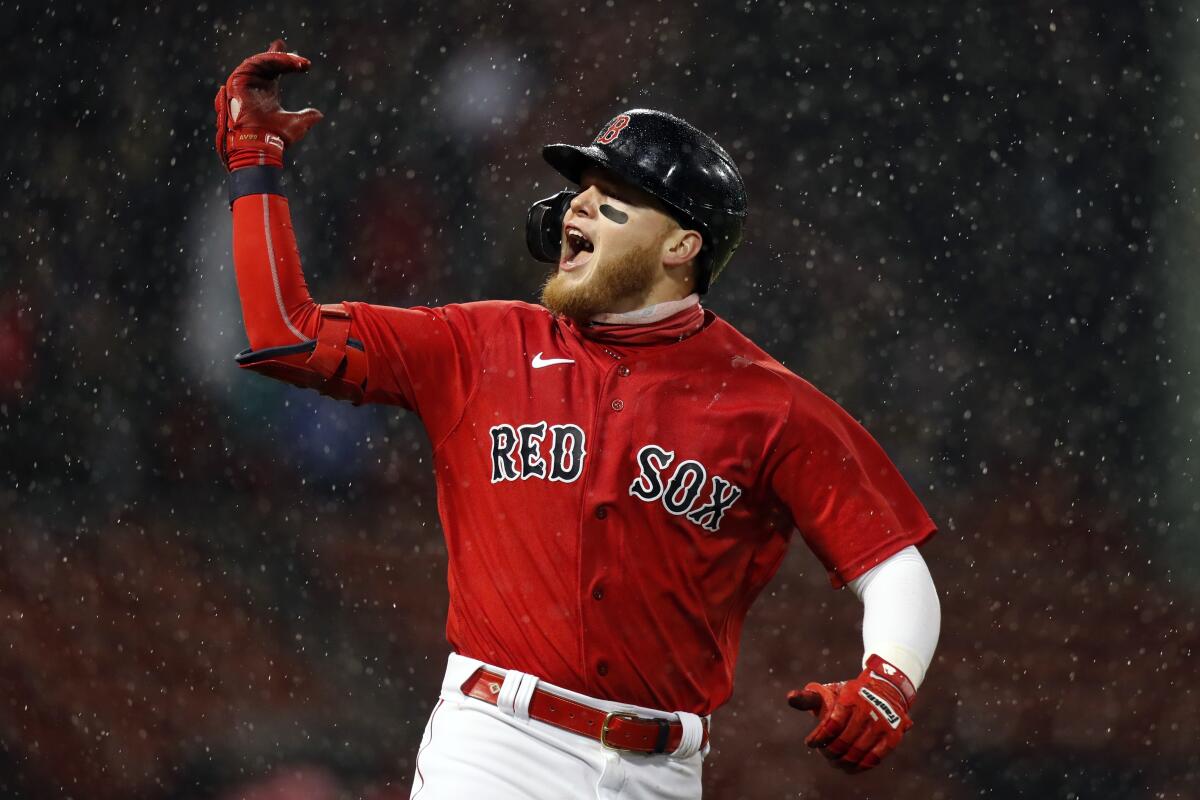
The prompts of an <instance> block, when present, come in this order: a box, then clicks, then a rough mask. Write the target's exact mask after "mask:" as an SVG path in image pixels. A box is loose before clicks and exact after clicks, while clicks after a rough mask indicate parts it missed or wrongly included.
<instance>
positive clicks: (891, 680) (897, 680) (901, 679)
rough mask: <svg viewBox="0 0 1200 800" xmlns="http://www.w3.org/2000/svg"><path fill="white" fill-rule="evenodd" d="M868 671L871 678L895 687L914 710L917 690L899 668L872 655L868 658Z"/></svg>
mask: <svg viewBox="0 0 1200 800" xmlns="http://www.w3.org/2000/svg"><path fill="white" fill-rule="evenodd" d="M867 671H868V672H870V673H871V677H873V678H878V679H879V680H881V681H884V682H885V683H887V684H890V685H891V686H894V687H895V688H896V691H898V692H899V693H900V696H901V697H903V698H904V702H905V703H906V704H907V705H908V707H909V708H912V704H913V701H914V700H915V699H916V697H917V689H916V687H915V686H913V682H912V681H911V680H909V679H908V676H907V675H905V674H904V672H903V671H901V669H900V668H899V667H897V666H896V665H895V664H893V663H891V662H890V661H886V660H884V659H883V658H881V657H880V656H877V655H875V654H874V653H872V654H871V655H870V656H869V657H868V658H867Z"/></svg>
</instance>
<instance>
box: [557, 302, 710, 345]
mask: <svg viewBox="0 0 1200 800" xmlns="http://www.w3.org/2000/svg"><path fill="white" fill-rule="evenodd" d="M664 307H665V308H664ZM664 314H665V316H664ZM602 317H603V318H604V319H601V318H602ZM571 325H572V327H574V328H575V329H576V330H578V331H579V333H580V335H581V336H583V337H584V338H585V339H590V340H592V341H595V342H601V343H603V344H610V345H647V344H669V343H671V342H680V341H683V340H684V339H686V338H688V337H689V336H691V335H693V334H695V333H697V332H698V331H699V330H700V329H701V328H703V327H704V309H703V308H702V307H701V306H700V297H699V296H698V295H694V294H693V295H690V296H688V297H685V298H683V299H682V300H672V301H670V302H667V303H659V304H658V305H656V306H650V307H649V308H643V309H638V310H637V311H630V312H628V313H625V314H601V315H600V316H599V317H597V318H595V319H593V320H592V321H591V322H588V323H587V324H585V325H577V324H575V323H571Z"/></svg>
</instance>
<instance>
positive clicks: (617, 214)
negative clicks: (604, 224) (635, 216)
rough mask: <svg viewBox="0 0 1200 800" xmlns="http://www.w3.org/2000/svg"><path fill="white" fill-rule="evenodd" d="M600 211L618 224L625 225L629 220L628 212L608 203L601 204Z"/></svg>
mask: <svg viewBox="0 0 1200 800" xmlns="http://www.w3.org/2000/svg"><path fill="white" fill-rule="evenodd" d="M600 213H601V214H603V215H604V216H606V217H608V218H609V219H611V220H612V221H613V222H615V223H617V224H618V225H624V224H625V223H626V222H629V215H628V214H626V213H625V212H624V211H621V210H620V209H618V208H613V207H612V206H610V205H609V204H608V203H601V204H600Z"/></svg>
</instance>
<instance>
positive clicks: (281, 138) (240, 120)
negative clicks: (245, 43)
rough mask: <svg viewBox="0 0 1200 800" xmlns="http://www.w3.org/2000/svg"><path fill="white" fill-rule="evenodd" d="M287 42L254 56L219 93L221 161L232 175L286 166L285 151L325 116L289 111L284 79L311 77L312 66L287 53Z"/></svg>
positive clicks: (310, 111)
mask: <svg viewBox="0 0 1200 800" xmlns="http://www.w3.org/2000/svg"><path fill="white" fill-rule="evenodd" d="M286 48H287V45H285V44H284V43H283V40H282V39H276V40H275V41H273V42H271V46H270V47H269V48H267V52H265V53H259V54H258V55H254V56H250V57H249V58H247V59H246V60H245V61H243V62H242V63H241V64H240V65H238V68H237V69H235V70H234V71H233V74H232V75H230V76H229V79H228V80H227V81H225V85H224V86H222V87H221V88H220V89H219V90H218V91H217V96H216V98H215V99H214V100H213V105H215V106H216V109H217V155H219V156H220V157H221V162H222V163H223V164H225V168H226V169H228V170H229V171H230V172H233V171H234V170H235V169H240V168H241V167H252V166H262V165H266V166H271V167H282V166H283V149H284V148H285V147H288V146H291V145H293V144H295V143H296V142H298V141H300V140H301V139H303V138H304V134H306V133H308V129H309V128H311V127H312V126H313V125H316V124H317V123H318V122H320V121H321V117H322V116H324V115H323V114H321V112H320V111H317V110H316V109H315V108H306V109H304V110H303V111H284V110H283V108H282V107H281V106H280V104H279V76H281V75H285V74H287V73H289V72H307V71H308V68H309V66H310V65H311V63H312V62H310V61H309V60H308V59H307V58H304V57H302V56H298V55H296V54H295V53H288V52H286Z"/></svg>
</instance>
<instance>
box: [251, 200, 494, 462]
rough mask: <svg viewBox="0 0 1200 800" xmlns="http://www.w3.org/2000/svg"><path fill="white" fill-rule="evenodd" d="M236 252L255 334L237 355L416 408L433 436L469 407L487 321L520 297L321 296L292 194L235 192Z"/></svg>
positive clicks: (361, 398) (286, 374)
mask: <svg viewBox="0 0 1200 800" xmlns="http://www.w3.org/2000/svg"><path fill="white" fill-rule="evenodd" d="M233 261H234V268H235V270H236V272H237V283H238V294H239V296H240V298H241V302H242V317H243V319H244V321H245V325H246V334H247V337H248V338H249V340H250V349H249V350H248V351H246V352H245V353H242V354H241V355H239V356H238V363H239V364H241V365H242V366H243V367H247V368H249V369H252V370H255V371H257V372H261V373H263V374H265V375H268V376H269V377H272V378H276V379H279V380H283V381H286V382H288V383H293V384H296V385H299V386H305V387H308V388H314V389H317V390H318V391H321V392H323V393H325V394H330V395H332V396H334V397H338V398H339V399H345V400H352V401H353V402H355V403H361V402H374V403H391V404H395V405H400V406H403V407H405V408H408V409H411V410H412V411H415V412H416V413H417V414H418V415H419V416H420V417H421V420H422V422H424V423H425V427H426V429H427V431H428V433H429V436H430V438H431V439H432V440H433V441H434V443H435V444H436V443H437V442H439V441H440V440H441V439H442V438H443V437H444V435H445V434H446V433H448V432H449V430H450V429H451V427H452V426H453V425H454V424H455V422H456V421H457V419H458V417H459V416H461V411H462V408H463V407H464V406H465V404H466V400H467V397H468V395H469V393H470V391H471V388H472V387H473V385H474V380H475V376H476V374H477V372H478V369H477V364H478V363H479V358H478V356H479V351H480V349H481V346H482V343H484V342H486V341H487V335H486V334H487V332H488V329H489V328H491V327H493V326H494V325H495V324H496V323H498V322H499V320H500V319H501V318H502V317H504V316H505V314H506V313H507V311H508V310H509V308H510V307H511V306H512V304H510V303H497V302H485V303H468V304H465V305H450V306H444V307H441V308H393V307H390V306H378V305H372V304H369V303H341V304H337V305H333V306H328V305H326V306H322V305H318V304H317V303H316V302H315V301H314V300H313V298H312V296H311V295H310V294H309V291H308V287H307V286H306V285H305V282H304V275H303V273H302V271H301V266H300V252H299V249H298V248H297V246H296V236H295V232H294V231H293V229H292V220H291V213H290V210H289V208H288V202H287V200H286V199H285V198H283V197H281V196H279V195H275V194H253V195H247V196H245V197H240V198H238V199H237V200H235V201H234V204H233Z"/></svg>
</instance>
